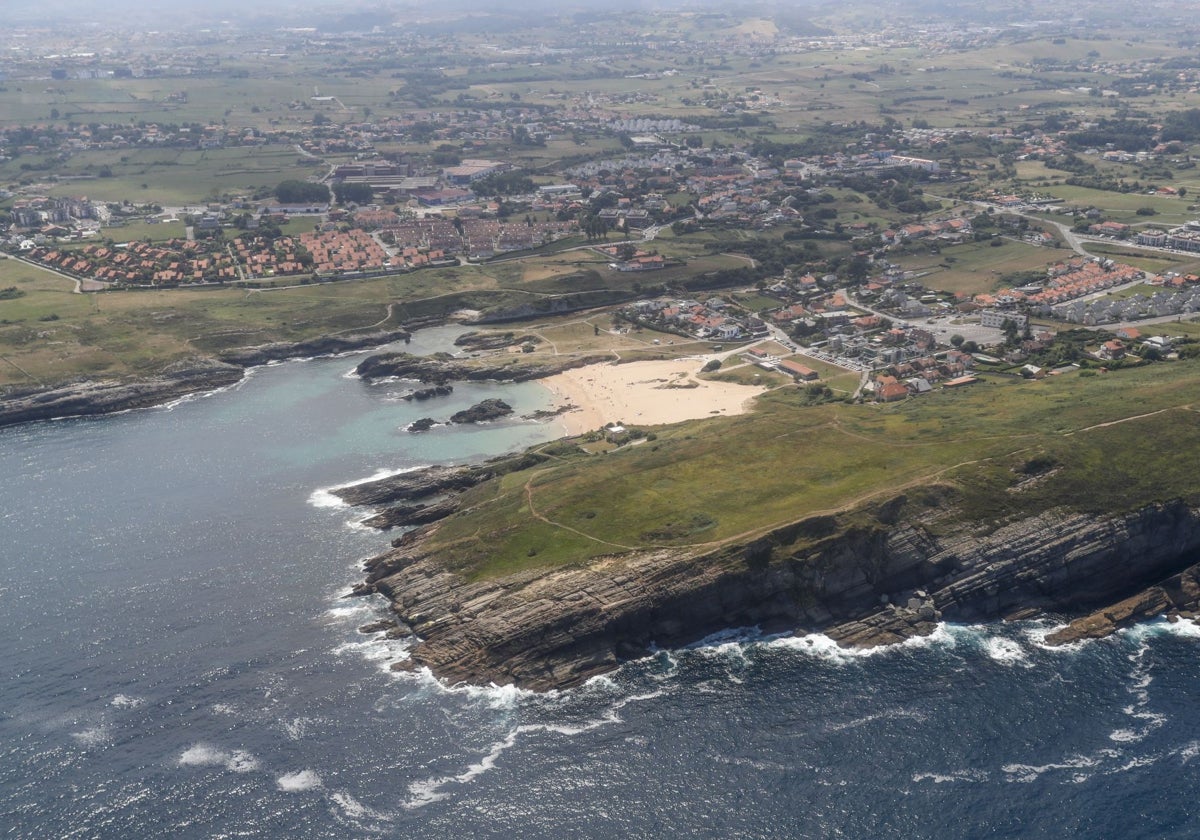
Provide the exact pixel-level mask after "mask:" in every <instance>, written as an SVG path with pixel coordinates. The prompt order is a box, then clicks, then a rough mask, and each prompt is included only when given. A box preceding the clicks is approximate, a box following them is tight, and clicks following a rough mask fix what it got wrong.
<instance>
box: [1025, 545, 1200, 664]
mask: <svg viewBox="0 0 1200 840" xmlns="http://www.w3.org/2000/svg"><path fill="white" fill-rule="evenodd" d="M1198 614H1200V564H1197V565H1195V566H1189V567H1188V568H1186V569H1184V570H1183V571H1182V572H1180V573H1179V574H1177V575H1172V576H1171V577H1169V578H1167V579H1166V580H1164V581H1162V582H1161V583H1159V584H1157V585H1155V586H1150V587H1148V588H1146V589H1144V590H1142V591H1141V592H1139V593H1137V594H1136V595H1134V596H1132V597H1130V598H1125V599H1124V600H1121V601H1118V602H1117V603H1115V604H1113V605H1112V606H1108V607H1105V608H1103V609H1101V610H1097V611H1096V612H1094V613H1091V614H1090V615H1086V616H1083V617H1081V618H1077V619H1075V620H1074V621H1072V622H1071V623H1070V624H1068V625H1067V626H1066V627H1064V628H1062V629H1061V630H1057V631H1055V632H1054V633H1051V634H1050V635H1048V636H1047V637H1046V642H1047V643H1048V644H1051V645H1066V644H1070V643H1071V642H1077V641H1080V640H1081V639H1098V638H1101V637H1103V636H1107V635H1109V634H1111V633H1115V632H1116V631H1118V630H1121V629H1123V628H1125V627H1130V626H1132V625H1134V624H1137V623H1138V622H1141V621H1148V620H1150V619H1153V618H1163V617H1165V618H1168V619H1172V620H1176V619H1179V618H1189V619H1191V618H1196V617H1197V615H1198Z"/></svg>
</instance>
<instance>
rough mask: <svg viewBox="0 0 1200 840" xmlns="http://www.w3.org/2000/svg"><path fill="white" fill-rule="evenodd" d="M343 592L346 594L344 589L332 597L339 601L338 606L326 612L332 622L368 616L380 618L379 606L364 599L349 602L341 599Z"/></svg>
mask: <svg viewBox="0 0 1200 840" xmlns="http://www.w3.org/2000/svg"><path fill="white" fill-rule="evenodd" d="M343 592H345V590H344V589H342V590H340V591H339V592H338V593H337V594H334V595H333V596H332V599H336V600H337V602H338V606H336V607H330V608H329V609H327V610H325V615H327V616H328V617H329V618H330V619H331V620H334V621H345V620H346V619H350V618H355V617H357V618H358V619H363V618H367V617H368V616H369V617H378V612H379V610H378V607H377V606H375V605H374V604H371V603H370V602H369V601H366V600H365V599H362V598H358V599H356V600H353V601H348V600H346V599H345V598H343V597H341V595H342V593H343Z"/></svg>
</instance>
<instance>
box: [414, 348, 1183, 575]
mask: <svg viewBox="0 0 1200 840" xmlns="http://www.w3.org/2000/svg"><path fill="white" fill-rule="evenodd" d="M1198 364H1200V362H1181V363H1174V364H1162V365H1153V366H1149V367H1145V368H1140V369H1137V370H1124V371H1120V372H1117V373H1114V374H1109V375H1107V376H1099V377H1078V376H1073V377H1053V378H1048V379H1045V380H1042V381H1038V382H1026V381H1022V380H1017V379H1005V378H996V379H985V380H984V381H983V383H981V384H979V385H976V386H973V387H971V388H969V389H965V390H956V391H941V392H936V393H933V394H930V395H927V396H926V397H923V398H921V399H915V400H909V401H906V402H903V403H897V404H892V405H888V406H875V405H848V404H844V403H830V404H826V405H821V406H816V407H804V406H802V405H801V404H800V403H801V401H802V392H801V391H800V390H798V389H795V388H784V389H780V390H775V391H771V392H769V393H767V394H766V395H764V396H762V397H760V398H759V400H758V409H757V410H756V411H755V412H753V413H751V414H749V415H743V416H740V417H734V418H720V419H712V420H707V421H700V422H690V423H685V424H680V425H677V426H670V427H658V428H655V429H654V431H655V432H656V439H655V440H653V441H652V442H650V443H647V444H644V445H642V446H637V447H626V448H623V449H620V450H618V451H614V452H610V453H609V454H607V455H604V456H602V457H601V456H586V455H582V454H581V455H577V456H574V457H568V458H567V459H566V460H565V461H563V460H555V461H553V462H547V463H544V464H542V465H539V466H537V467H533V468H531V469H527V470H523V471H520V472H515V473H511V474H509V475H506V476H504V478H503V479H502V480H501V481H498V482H491V483H488V484H486V485H482V486H481V487H479V488H476V489H475V490H472V491H470V492H469V493H468V494H467V497H466V499H465V501H466V505H465V507H466V508H467V510H466V511H464V512H462V513H459V514H456V515H455V516H453V517H451V518H450V519H448V520H445V521H444V522H443V523H442V525H441V526H440V528H439V530H438V531H437V532H436V534H435V535H434V537H433V539H432V543H431V548H432V549H433V550H434V551H436V552H437V553H439V554H441V556H444V557H452V558H455V559H454V560H453V561H452V562H453V563H454V564H456V565H458V566H459V567H461V568H463V569H466V570H469V571H470V572H471V573H472V574H476V575H484V576H487V575H494V574H506V573H509V572H512V571H515V570H518V569H521V568H528V567H539V566H545V565H558V564H563V563H576V562H583V561H586V560H587V559H589V558H593V557H597V556H600V555H605V554H611V553H614V552H616V553H619V552H620V551H624V550H628V549H631V548H646V547H651V546H676V547H681V548H688V549H689V550H695V551H704V550H707V549H711V548H714V547H716V546H717V545H719V544H721V543H723V542H724V541H737V542H744V541H748V540H749V539H752V538H753V537H754V536H756V535H759V534H761V533H763V532H764V531H767V530H769V529H771V528H773V527H777V526H780V525H782V524H784V523H787V522H792V521H795V520H797V519H801V518H804V517H806V516H812V515H816V514H819V513H837V512H843V511H848V510H850V509H853V508H856V507H858V506H861V505H862V504H864V503H866V502H868V501H870V500H875V501H883V500H885V499H886V498H890V497H891V496H895V495H898V494H900V493H903V492H906V491H908V492H912V493H914V494H919V493H921V492H923V490H924V489H926V488H929V487H931V486H934V485H946V486H948V487H950V488H951V489H952V490H953V492H954V494H956V496H957V497H958V499H959V501H958V505H959V507H960V508H961V511H962V515H963V516H964V517H965V518H967V519H968V520H969V521H971V522H972V523H973V527H990V525H989V523H991V525H994V524H998V523H1000V522H1002V521H1004V520H1005V519H1006V518H1007V517H1010V516H1020V515H1027V514H1028V513H1030V512H1034V511H1038V510H1042V509H1044V508H1046V507H1054V506H1059V505H1065V506H1068V507H1072V508H1076V509H1079V510H1085V511H1101V510H1105V511H1113V510H1121V509H1126V508H1128V507H1130V506H1135V505H1140V504H1144V503H1146V502H1149V501H1154V500H1165V499H1169V498H1174V497H1178V496H1182V497H1185V498H1189V499H1192V498H1197V496H1198V494H1200V486H1198V485H1197V483H1196V481H1195V477H1194V474H1193V472H1192V471H1191V470H1190V468H1188V467H1187V466H1186V465H1184V464H1181V463H1180V462H1181V460H1182V459H1178V458H1176V457H1174V455H1172V454H1171V453H1172V452H1175V451H1179V449H1178V448H1177V447H1179V446H1183V447H1187V446H1192V445H1195V444H1196V443H1200V422H1198V421H1197V413H1196V411H1195V410H1193V409H1192V408H1191V406H1192V403H1193V402H1194V401H1196V400H1197V399H1200V378H1198V377H1197V376H1196V373H1197V370H1198V369H1200V368H1197V365H1198ZM1114 421H1120V422H1116V423H1115V425H1110V424H1113V423H1114ZM1165 441H1170V442H1171V443H1170V445H1169V446H1166V445H1164V442H1165ZM1035 457H1044V458H1049V459H1050V460H1051V462H1052V463H1055V464H1060V465H1061V466H1062V469H1061V470H1059V471H1058V472H1056V473H1055V474H1053V475H1052V476H1049V477H1048V478H1046V479H1045V480H1044V481H1041V482H1038V483H1037V484H1036V485H1035V486H1032V487H1030V488H1028V489H1023V490H1022V491H1021V492H1019V493H1016V492H1011V491H1010V488H1012V487H1014V486H1016V485H1018V483H1019V482H1020V480H1021V478H1023V474H1022V472H1021V470H1022V468H1023V465H1024V464H1026V463H1027V462H1029V461H1031V460H1033V459H1034V458H1035ZM731 488H737V490H736V494H733V495H731ZM735 497H736V501H734V498H735ZM531 504H532V509H531V508H530V505H531Z"/></svg>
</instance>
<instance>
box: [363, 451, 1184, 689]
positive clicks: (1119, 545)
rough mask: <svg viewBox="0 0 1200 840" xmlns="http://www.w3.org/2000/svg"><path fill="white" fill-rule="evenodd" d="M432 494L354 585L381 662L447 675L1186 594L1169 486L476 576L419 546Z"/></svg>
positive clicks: (569, 675)
mask: <svg viewBox="0 0 1200 840" xmlns="http://www.w3.org/2000/svg"><path fill="white" fill-rule="evenodd" d="M487 472H488V470H486V469H483V468H478V467H477V468H434V469H432V470H429V471H426V472H425V473H410V474H406V475H405V476H402V477H394V478H393V479H387V480H385V482H384V484H383V486H372V485H358V486H357V487H353V488H347V489H346V491H340V495H342V497H343V498H344V499H346V500H347V501H352V500H358V501H357V502H356V503H367V502H365V501H363V500H368V499H371V500H374V501H373V502H370V503H375V504H385V503H387V502H390V501H394V500H396V499H397V498H402V499H406V500H412V499H420V498H422V496H423V495H427V496H437V497H441V498H442V499H445V498H447V497H450V498H452V497H453V494H454V493H455V492H457V490H458V489H460V488H462V487H466V486H470V485H473V484H475V483H478V482H479V481H483V480H486V478H487V477H488V476H487V475H486V474H487ZM397 479H400V480H399V481H397ZM387 482H391V484H390V485H388V484H387ZM376 484H379V483H376ZM431 507H432V508H433V509H432V510H429V511H428V514H427V515H424V516H421V519H420V521H421V526H420V527H419V528H418V529H417V530H415V531H411V532H408V533H406V534H405V535H404V536H402V537H400V538H399V539H397V540H395V541H394V543H393V545H394V546H395V547H394V548H393V549H392V550H390V551H388V552H385V553H383V554H381V555H379V556H378V557H375V558H373V559H371V560H369V561H367V563H366V564H365V570H366V573H367V577H366V580H365V581H364V582H363V583H362V584H360V585H358V586H357V587H355V591H354V593H353V594H357V595H365V594H371V593H380V594H382V595H384V596H385V597H387V598H388V599H389V600H390V601H391V604H392V610H393V612H394V613H395V616H396V620H397V622H398V626H401V627H404V628H407V629H408V630H409V631H411V632H412V633H413V634H414V635H415V637H416V639H417V641H416V643H415V645H414V647H413V648H412V651H411V658H410V659H408V660H404V661H402V662H398V663H396V665H395V667H397V668H415V667H422V666H424V667H428V668H429V669H431V670H432V671H433V673H434V674H436V675H438V676H439V677H441V678H443V679H445V680H447V681H449V682H451V683H454V682H460V681H465V682H473V683H490V682H495V683H498V684H508V683H515V684H516V685H518V686H522V687H525V688H531V689H536V690H543V689H551V688H564V687H569V686H573V685H577V684H579V683H581V682H583V681H584V680H586V679H588V678H589V677H592V676H594V675H597V674H601V673H604V672H606V671H609V670H612V669H613V668H616V667H617V666H618V665H619V664H620V663H621V662H622V661H625V660H628V659H631V658H636V657H639V656H642V655H644V654H645V653H646V652H647V651H648V650H649V649H651V646H659V647H670V646H680V645H685V644H688V643H692V642H695V641H697V640H699V639H701V638H703V637H705V636H707V635H709V634H712V633H714V632H716V631H719V630H723V629H728V628H736V627H743V626H758V627H761V628H763V629H764V630H767V631H771V632H782V631H795V632H797V633H808V632H823V633H826V634H827V635H829V636H830V637H832V638H833V639H835V640H836V641H838V642H839V643H840V644H842V645H845V646H849V647H873V646H877V645H885V644H892V643H896V642H900V641H903V640H904V639H907V638H911V637H913V636H916V635H924V634H928V633H929V632H932V630H933V629H934V628H935V627H936V626H937V623H938V622H939V621H942V620H949V621H961V622H979V621H994V620H998V619H1011V618H1032V617H1035V616H1040V615H1054V616H1063V615H1066V616H1070V615H1076V616H1082V617H1080V618H1078V619H1077V620H1076V621H1074V622H1073V623H1071V624H1070V625H1067V626H1066V627H1064V628H1063V629H1061V630H1060V631H1058V632H1057V633H1055V634H1053V635H1052V636H1051V637H1050V638H1049V639H1048V641H1049V642H1050V643H1051V644H1065V643H1069V642H1072V641H1076V640H1078V639H1082V638H1090V637H1094V636H1097V635H1103V634H1105V633H1109V632H1112V631H1113V630H1115V629H1118V628H1120V627H1123V626H1127V625H1128V624H1130V623H1133V622H1135V621H1138V620H1142V619H1144V618H1150V617H1154V616H1160V615H1162V616H1178V615H1182V616H1184V617H1190V616H1191V615H1193V614H1194V612H1195V611H1197V610H1200V603H1198V599H1200V566H1194V565H1193V563H1194V562H1195V561H1196V560H1197V559H1200V555H1198V554H1197V552H1198V551H1200V510H1197V509H1194V508H1192V507H1189V506H1188V505H1187V504H1185V503H1183V502H1180V501H1175V502H1166V503H1158V504H1153V505H1148V506H1145V507H1143V508H1141V509H1138V510H1135V511H1132V512H1129V513H1124V514H1119V515H1118V514H1114V515H1110V516H1101V517H1097V516H1094V515H1090V514H1082V513H1072V512H1069V511H1062V510H1060V511H1048V512H1046V513H1043V514H1041V515H1038V516H1034V517H1030V518H1026V519H1021V520H1019V521H1016V522H1011V523H1009V524H1006V525H1004V526H1003V527H1000V528H997V529H995V530H992V531H991V532H989V533H986V534H972V533H969V532H966V531H965V530H963V529H961V528H959V529H956V530H950V529H944V528H943V527H941V526H942V525H944V524H945V522H946V521H947V519H946V510H941V511H938V512H936V513H934V514H930V513H929V512H928V511H924V510H917V507H918V506H915V505H912V504H910V503H909V501H908V500H907V499H906V498H905V497H903V496H900V497H897V498H895V499H893V500H892V501H890V502H889V503H887V504H883V505H875V506H871V507H868V508H864V509H861V510H856V511H852V512H848V513H847V514H845V515H839V516H821V517H813V518H808V519H803V520H800V521H798V522H795V523H792V524H790V525H787V526H784V527H781V528H778V529H776V530H774V531H772V532H770V533H768V534H766V535H764V536H761V537H759V538H756V539H753V540H749V541H746V542H743V543H730V544H725V545H721V546H718V547H712V548H709V549H707V550H703V551H698V550H696V549H689V548H686V547H684V548H655V549H646V550H637V551H628V552H621V553H614V554H612V555H609V556H606V557H602V558H598V559H594V560H592V561H589V562H587V563H581V564H575V565H570V566H562V567H553V568H537V569H531V570H527V571H519V572H515V573H512V574H507V575H501V576H496V577H488V578H483V579H480V578H478V577H475V576H471V575H466V574H463V573H461V572H460V571H458V570H457V569H456V568H455V566H454V563H453V558H447V557H443V556H437V555H435V554H434V553H431V552H430V551H429V550H428V548H427V543H428V537H429V536H430V535H431V534H432V533H434V532H435V531H436V529H437V527H438V525H437V522H436V518H435V514H442V513H443V512H444V513H445V515H449V513H450V512H452V511H453V510H456V509H457V507H456V506H455V505H454V504H453V502H450V503H445V502H441V503H438V504H435V505H432V506H431ZM422 510H423V509H421V508H417V509H416V510H413V511H412V512H411V513H412V515H418V516H420V514H421V512H422ZM402 514H408V512H407V511H403V512H393V513H391V514H389V513H387V512H384V513H382V514H380V515H379V517H377V518H376V521H375V522H373V523H372V524H377V525H380V526H383V525H385V523H386V524H397V523H399V522H400V521H402V519H403V516H402ZM407 521H408V522H410V523H412V524H416V522H417V520H416V519H411V520H407Z"/></svg>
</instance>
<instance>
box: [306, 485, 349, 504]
mask: <svg viewBox="0 0 1200 840" xmlns="http://www.w3.org/2000/svg"><path fill="white" fill-rule="evenodd" d="M308 503H309V504H310V505H312V506H313V507H315V508H344V507H350V506H349V505H348V504H346V503H345V502H343V501H342V500H341V499H339V498H338V497H337V496H335V495H333V493H331V492H329V491H328V490H325V489H321V490H314V491H313V492H312V494H311V495H310V496H309V497H308Z"/></svg>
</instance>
